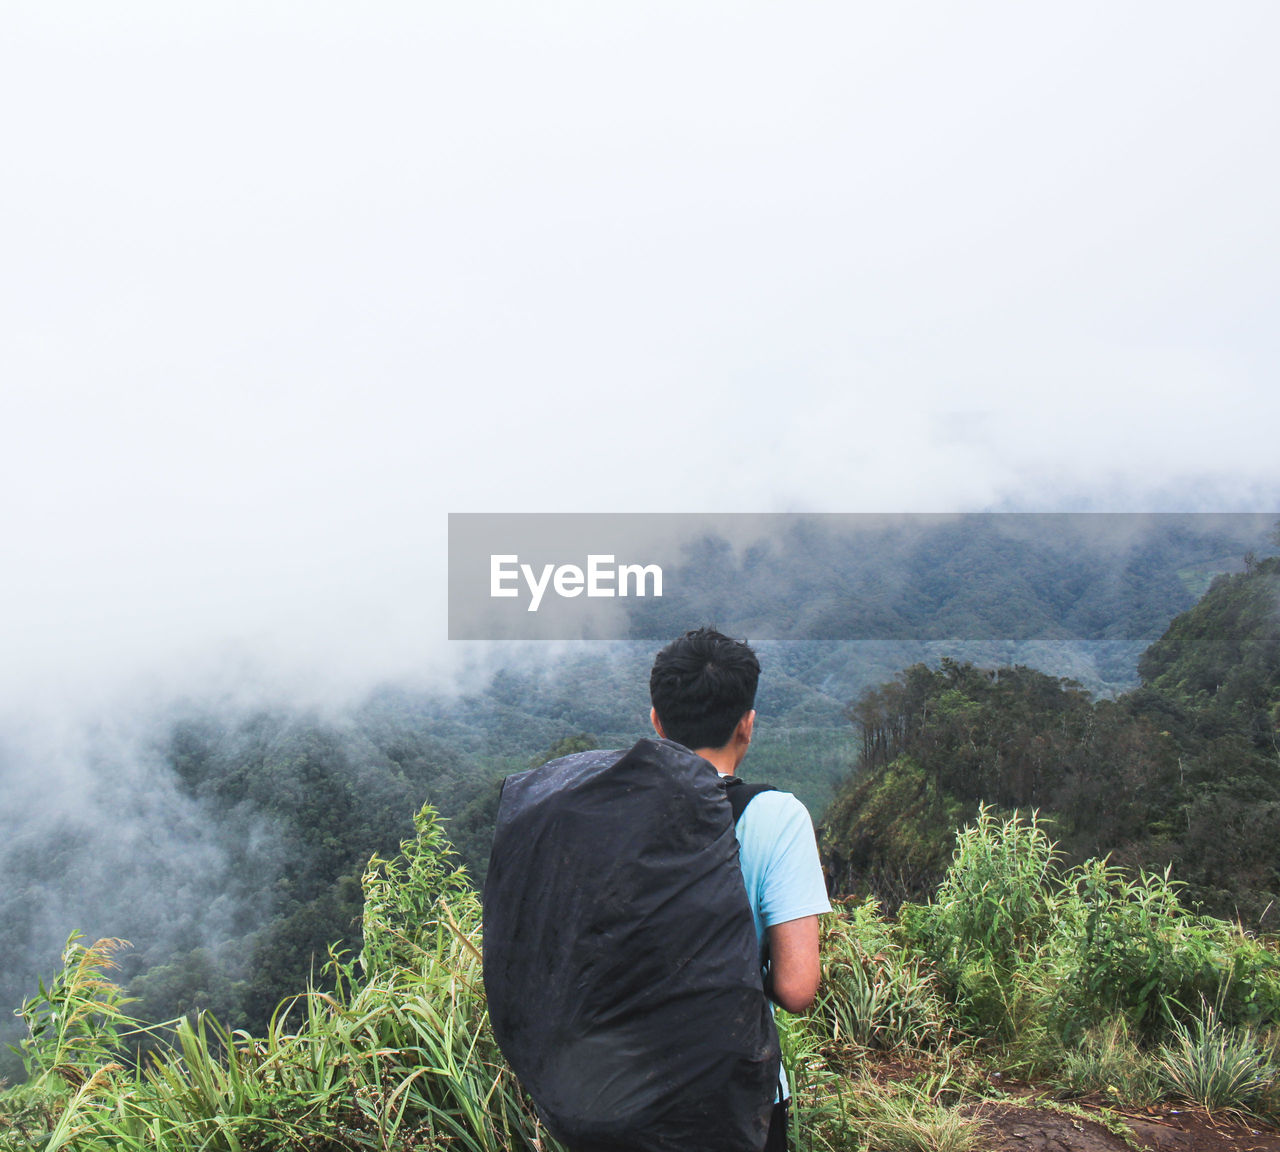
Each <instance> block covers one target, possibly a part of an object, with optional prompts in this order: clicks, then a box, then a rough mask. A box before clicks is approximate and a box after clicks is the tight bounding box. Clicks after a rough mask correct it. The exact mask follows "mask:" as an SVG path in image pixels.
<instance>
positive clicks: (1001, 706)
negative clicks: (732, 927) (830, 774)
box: [824, 559, 1280, 928]
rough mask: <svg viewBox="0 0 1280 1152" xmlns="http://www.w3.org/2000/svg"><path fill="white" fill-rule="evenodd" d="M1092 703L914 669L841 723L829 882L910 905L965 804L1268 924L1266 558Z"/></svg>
mask: <svg viewBox="0 0 1280 1152" xmlns="http://www.w3.org/2000/svg"><path fill="white" fill-rule="evenodd" d="M1139 668H1140V673H1141V677H1142V683H1141V685H1140V686H1139V687H1138V688H1137V689H1135V690H1133V691H1131V692H1129V693H1127V694H1125V695H1124V696H1121V697H1120V698H1118V699H1117V700H1114V701H1109V700H1095V699H1094V698H1093V697H1092V696H1091V695H1090V694H1089V693H1088V692H1086V691H1084V690H1083V689H1082V688H1081V687H1080V686H1079V685H1078V684H1075V683H1073V682H1071V681H1068V680H1062V679H1057V678H1053V677H1048V676H1045V675H1043V674H1041V673H1039V672H1035V671H1033V670H1031V669H1027V668H1011V669H1010V668H1002V669H981V668H977V667H975V666H973V665H972V664H967V663H966V664H961V663H957V662H954V661H949V660H944V661H943V662H942V663H941V665H940V666H938V667H937V668H929V667H927V666H924V665H916V666H913V667H912V668H910V669H908V670H907V671H906V672H905V673H903V674H902V675H901V676H899V677H898V678H897V679H896V680H894V681H892V682H890V683H887V684H883V685H881V686H880V687H879V688H876V689H872V690H869V691H867V692H865V693H863V695H862V696H861V697H860V698H859V699H858V701H857V702H856V703H855V705H854V707H853V709H852V712H851V715H852V718H853V721H854V724H855V726H856V728H857V729H858V731H859V733H860V739H861V745H862V748H861V766H860V769H859V771H858V772H857V774H855V776H854V777H853V778H852V779H851V780H850V781H849V782H848V783H847V784H846V786H845V787H844V788H843V789H842V790H841V791H840V793H839V794H838V796H837V798H836V800H835V801H834V802H833V804H832V806H831V807H830V809H828V811H827V813H826V815H825V817H824V825H825V846H826V849H827V851H828V853H829V854H830V855H831V857H832V860H833V863H834V866H835V869H836V873H837V880H838V882H839V883H840V884H841V885H842V886H844V887H846V888H850V889H854V888H867V889H871V890H874V891H877V892H879V894H881V895H882V896H884V897H885V898H887V899H889V900H895V899H902V898H914V897H918V896H920V895H921V894H923V893H925V892H927V891H928V890H929V889H930V886H931V885H932V883H934V882H935V881H936V879H937V877H938V876H939V875H940V874H941V870H942V868H944V867H945V863H946V860H947V858H948V857H949V852H950V836H951V833H952V832H953V830H954V829H955V828H956V827H957V826H958V825H959V824H960V823H962V822H964V821H965V820H967V819H969V818H971V817H972V815H973V814H974V813H975V812H976V809H977V805H978V803H979V802H980V801H986V802H989V803H994V804H998V805H1000V806H1002V807H1004V808H1012V807H1019V808H1023V809H1028V808H1038V809H1040V810H1041V811H1042V813H1044V814H1046V815H1047V816H1048V818H1049V819H1050V820H1051V822H1052V824H1053V827H1054V833H1055V836H1057V837H1058V838H1059V839H1060V840H1061V842H1062V844H1063V846H1064V848H1065V849H1066V850H1067V852H1068V853H1069V854H1070V855H1071V856H1073V857H1076V858H1083V857H1084V856H1087V855H1101V854H1105V853H1112V854H1113V855H1114V856H1115V857H1116V859H1118V860H1119V861H1121V862H1123V863H1127V864H1130V865H1132V866H1135V867H1145V868H1156V869H1163V868H1164V867H1166V866H1171V867H1172V868H1173V870H1174V873H1175V875H1176V876H1177V877H1178V878H1180V879H1182V880H1184V881H1185V882H1187V883H1188V884H1189V885H1190V886H1191V895H1192V897H1193V898H1194V899H1196V900H1198V901H1200V902H1201V903H1202V905H1203V906H1204V907H1205V909H1206V911H1211V912H1213V913H1215V914H1217V915H1225V916H1233V915H1237V914H1238V915H1240V916H1242V917H1244V918H1245V919H1247V920H1250V921H1253V922H1255V923H1262V924H1263V926H1268V925H1269V926H1271V927H1273V928H1274V927H1275V924H1276V922H1277V921H1278V920H1280V916H1278V915H1277V913H1278V912H1280V836H1277V834H1276V829H1277V828H1280V560H1274V559H1273V560H1264V561H1261V562H1252V563H1251V564H1250V565H1249V567H1248V570H1247V571H1245V572H1242V573H1240V574H1238V575H1233V576H1223V577H1219V578H1218V579H1217V580H1216V581H1215V582H1214V583H1213V585H1212V586H1211V587H1210V589H1209V591H1208V592H1207V593H1206V594H1205V596H1204V598H1203V599H1202V600H1201V601H1200V602H1199V603H1198V604H1197V605H1195V606H1194V607H1193V608H1191V609H1190V610H1188V611H1187V612H1185V613H1183V614H1181V615H1180V616H1178V617H1177V618H1176V619H1175V620H1174V621H1173V623H1172V624H1171V625H1170V627H1169V628H1168V629H1167V631H1166V632H1165V634H1164V635H1163V636H1162V637H1161V638H1160V639H1158V640H1157V641H1156V642H1155V643H1154V644H1152V645H1151V647H1150V648H1149V649H1148V650H1147V652H1146V654H1145V655H1144V656H1143V658H1142V660H1141V662H1140V665H1139Z"/></svg>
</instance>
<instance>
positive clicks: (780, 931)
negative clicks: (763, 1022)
mask: <svg viewBox="0 0 1280 1152" xmlns="http://www.w3.org/2000/svg"><path fill="white" fill-rule="evenodd" d="M767 931H768V934H769V973H770V978H769V988H768V993H769V998H770V999H771V1000H772V1001H773V1002H774V1003H775V1004H777V1005H778V1007H780V1008H785V1009H786V1010H787V1011H788V1012H803V1011H804V1010H805V1009H806V1008H808V1007H809V1005H810V1004H812V1003H813V998H814V997H815V996H816V995H817V994H818V980H819V978H820V977H821V975H822V968H821V965H820V963H819V960H818V918H817V916H801V917H800V918H799V919H798V920H787V921H786V922H785V923H782V924H770V925H769V927H768V929H767Z"/></svg>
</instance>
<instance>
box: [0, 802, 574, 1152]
mask: <svg viewBox="0 0 1280 1152" xmlns="http://www.w3.org/2000/svg"><path fill="white" fill-rule="evenodd" d="M417 833H418V834H417V836H416V838H415V839H414V840H412V841H406V842H405V843H404V844H403V845H401V849H402V853H401V856H400V857H399V858H398V859H397V860H395V861H383V860H375V861H373V863H372V864H371V866H370V869H369V870H368V873H367V875H366V877H365V885H366V892H367V893H368V898H367V901H366V912H365V947H364V951H363V953H362V955H361V958H360V964H359V965H356V964H353V963H351V962H349V961H344V960H342V959H340V958H331V961H330V965H331V975H332V976H333V977H334V979H335V982H336V984H337V988H336V990H335V991H334V992H333V993H325V992H319V991H311V992H308V993H306V994H304V995H302V996H300V997H297V998H296V999H294V1000H293V1001H291V1002H288V1003H286V1004H285V1005H282V1006H281V1008H280V1010H279V1011H278V1012H277V1013H276V1015H275V1017H274V1019H273V1020H272V1021H271V1023H270V1026H269V1027H268V1029H267V1032H266V1035H265V1036H263V1037H259V1038H255V1037H253V1036H250V1035H248V1034H247V1033H245V1032H240V1031H235V1032H230V1031H227V1030H226V1029H224V1028H223V1027H222V1026H221V1025H220V1024H219V1023H218V1022H217V1021H216V1020H214V1019H212V1018H211V1017H209V1016H207V1015H202V1016H198V1017H196V1018H195V1019H193V1020H191V1019H187V1020H181V1021H178V1022H176V1023H172V1024H170V1025H168V1026H166V1027H164V1028H163V1029H160V1030H157V1031H158V1032H159V1033H160V1039H161V1040H162V1041H163V1042H162V1044H161V1046H160V1048H159V1050H158V1051H156V1052H155V1053H154V1054H153V1055H151V1056H149V1057H147V1058H146V1059H145V1060H143V1061H142V1062H140V1063H136V1064H131V1062H130V1059H129V1053H128V1052H127V1051H126V1050H125V1048H124V1045H123V1040H124V1039H125V1037H126V1035H127V1033H129V1032H130V1031H133V1030H137V1029H139V1028H141V1025H139V1024H138V1023H137V1022H136V1021H133V1020H132V1019H130V1018H129V1017H128V1016H127V1014H126V1013H125V1012H124V1009H123V1007H122V1005H123V1004H124V1003H125V999H124V997H123V995H122V994H121V993H120V990H119V989H118V988H117V987H116V986H115V985H114V984H112V983H111V981H110V980H109V978H108V977H107V975H106V974H105V973H106V970H107V968H108V966H109V963H110V957H111V954H112V952H113V951H114V949H115V947H116V945H117V942H104V943H103V944H102V945H95V946H94V947H93V948H90V949H84V948H81V950H80V951H79V952H75V951H72V952H71V953H69V957H68V959H69V961H70V962H69V963H68V965H67V967H65V968H64V970H63V972H62V974H61V975H60V976H59V977H58V978H57V979H55V980H54V981H53V983H52V984H51V985H50V986H49V987H48V988H43V987H42V989H41V992H40V994H39V995H38V996H37V997H35V998H33V1000H32V1001H31V1002H29V1004H28V1006H27V1009H26V1014H27V1018H28V1025H29V1029H30V1032H31V1035H30V1037H29V1039H28V1041H27V1042H26V1045H25V1046H24V1054H25V1056H26V1060H27V1067H28V1072H29V1073H30V1074H31V1080H30V1082H29V1084H28V1085H27V1086H25V1087H24V1089H22V1090H20V1091H19V1092H16V1093H11V1094H10V1095H9V1096H8V1097H7V1098H6V1099H5V1100H3V1101H0V1147H3V1148H5V1149H13V1150H19V1149H21V1150H23V1152H27V1150H32V1152H34V1150H35V1149H40V1152H58V1150H59V1149H61V1148H64V1147H67V1146H72V1145H73V1146H74V1148H75V1149H76V1150H77V1152H100V1150H101V1152H105V1150H107V1149H112V1150H118V1149H125V1150H135V1149H136V1150H138V1152H141V1150H142V1149H148V1150H151V1149H163V1150H166V1152H249V1150H252V1149H267V1148H271V1149H275V1148H280V1149H285V1148H297V1149H308V1150H312V1152H347V1150H350V1152H357V1150H359V1152H364V1150H371V1149H376V1150H379V1152H384V1150H390V1149H409V1148H434V1147H448V1148H451V1149H459V1150H461V1152H506V1150H507V1149H513V1148H514V1149H519V1148H530V1149H532V1148H540V1149H543V1150H546V1149H549V1148H553V1147H554V1142H552V1141H551V1140H550V1139H549V1138H548V1137H547V1135H546V1134H545V1132H543V1131H541V1130H540V1126H539V1124H538V1122H537V1119H536V1117H535V1116H534V1114H533V1113H532V1111H531V1109H530V1108H529V1107H528V1105H527V1103H526V1101H525V1100H524V1098H523V1096H522V1094H521V1092H520V1089H519V1086H518V1085H517V1084H516V1082H515V1079H514V1077H513V1076H512V1075H511V1073H510V1071H509V1070H508V1069H507V1068H506V1066H505V1065H504V1064H503V1062H502V1060H501V1058H500V1055H499V1053H498V1051H497V1048H496V1045H495V1044H494V1042H493V1037H492V1033H491V1032H490V1030H489V1025H488V1016H487V1012H486V1009H485V1003H484V996H483V988H482V985H481V971H480V951H479V948H478V940H479V909H478V904H477V902H476V899H475V896H474V894H473V893H471V892H470V891H469V890H468V889H467V887H466V884H465V877H464V876H463V875H462V873H461V871H460V869H459V868H458V867H457V865H456V861H455V860H454V858H453V856H452V853H451V851H450V850H449V848H448V845H447V843H446V842H445V841H444V837H443V833H442V831H441V829H440V826H439V823H438V821H437V820H436V818H435V816H434V813H432V812H431V811H430V810H429V809H424V810H423V812H422V813H420V814H419V816H418V819H417ZM75 947H80V946H75Z"/></svg>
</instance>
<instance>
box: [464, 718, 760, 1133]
mask: <svg viewBox="0 0 1280 1152" xmlns="http://www.w3.org/2000/svg"><path fill="white" fill-rule="evenodd" d="M484 983H485V992H486V994H487V996H488V1002H489V1015H490V1019H491V1020H492V1023H493V1031H494V1035H495V1037H496V1038H497V1041H498V1044H499V1046H500V1047H501V1048H502V1051H503V1054H504V1055H505V1056H506V1058H507V1060H508V1061H509V1062H510V1064H511V1067H512V1069H513V1070H514V1071H515V1073H516V1075H517V1076H518V1077H519V1078H520V1081H521V1083H522V1084H523V1085H524V1087H525V1089H526V1090H527V1091H528V1093H529V1095H530V1096H532V1097H533V1100H534V1102H535V1103H536V1104H537V1106H538V1110H539V1113H540V1114H541V1116H542V1118H543V1120H544V1121H545V1123H546V1125H547V1127H548V1128H549V1129H550V1130H551V1132H552V1134H553V1135H555V1136H556V1138H557V1139H559V1140H561V1141H562V1142H564V1143H565V1144H568V1145H569V1146H570V1147H571V1148H572V1149H574V1152H759V1149H761V1148H763V1146H764V1142H765V1137H766V1134H767V1130H768V1123H769V1113H770V1110H771V1109H772V1106H773V1102H774V1099H775V1096H776V1092H777V1087H778V1065H779V1053H778V1038H777V1033H776V1032H775V1030H774V1025H773V1017H772V1015H771V1013H770V1011H769V1007H768V1003H767V1001H766V1000H765V997H764V993H763V990H762V988H761V982H760V959H759V954H758V947H757V941H756V933H755V927H754V924H753V922H752V917H751V907H750V904H749V903H748V901H747V893H746V889H745V887H744V886H743V882H742V872H741V869H740V867H739V865H738V842H737V839H736V837H735V836H734V831H733V817H732V815H731V814H730V810H729V803H728V800H727V799H726V798H725V794H724V788H723V786H722V783H721V781H720V778H719V775H718V774H717V772H716V770H715V768H714V767H712V765H711V764H709V763H708V762H707V761H706V760H703V759H702V757H700V756H695V755H694V754H693V753H692V752H690V751H689V750H688V749H686V748H684V747H682V746H681V745H679V744H674V743H672V742H671V741H669V740H641V741H640V742H639V743H638V744H636V745H635V747H633V748H631V749H630V750H629V751H626V752H616V751H615V752H603V751H601V752H582V753H579V754H578V755H575V756H567V757H565V758H563V759H561V760H556V761H553V762H552V763H550V764H544V765H543V766H542V767H541V768H535V769H533V770H532V771H529V772H522V773H519V774H518V775H515V776H511V777H509V778H508V779H507V781H506V783H505V785H504V786H503V790H502V800H501V804H500V807H499V811H498V822H497V826H496V828H495V830H494V838H493V852H492V855H491V858H490V862H489V874H488V879H487V881H486V883H485V890H484Z"/></svg>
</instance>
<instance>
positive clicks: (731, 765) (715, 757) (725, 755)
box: [693, 744, 742, 776]
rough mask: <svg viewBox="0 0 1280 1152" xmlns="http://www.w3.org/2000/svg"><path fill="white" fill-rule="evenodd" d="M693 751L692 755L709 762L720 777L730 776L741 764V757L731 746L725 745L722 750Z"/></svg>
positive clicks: (699, 749)
mask: <svg viewBox="0 0 1280 1152" xmlns="http://www.w3.org/2000/svg"><path fill="white" fill-rule="evenodd" d="M693 751H694V755H696V756H701V757H702V758H703V759H704V760H708V761H710V762H711V765H712V767H714V768H715V770H716V771H717V772H719V773H720V775H721V776H732V775H733V774H734V773H735V772H736V771H737V770H738V765H739V764H741V763H742V756H741V755H739V754H738V751H737V749H736V748H734V746H733V745H732V744H726V745H725V746H724V747H723V748H695V749H694V750H693Z"/></svg>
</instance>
